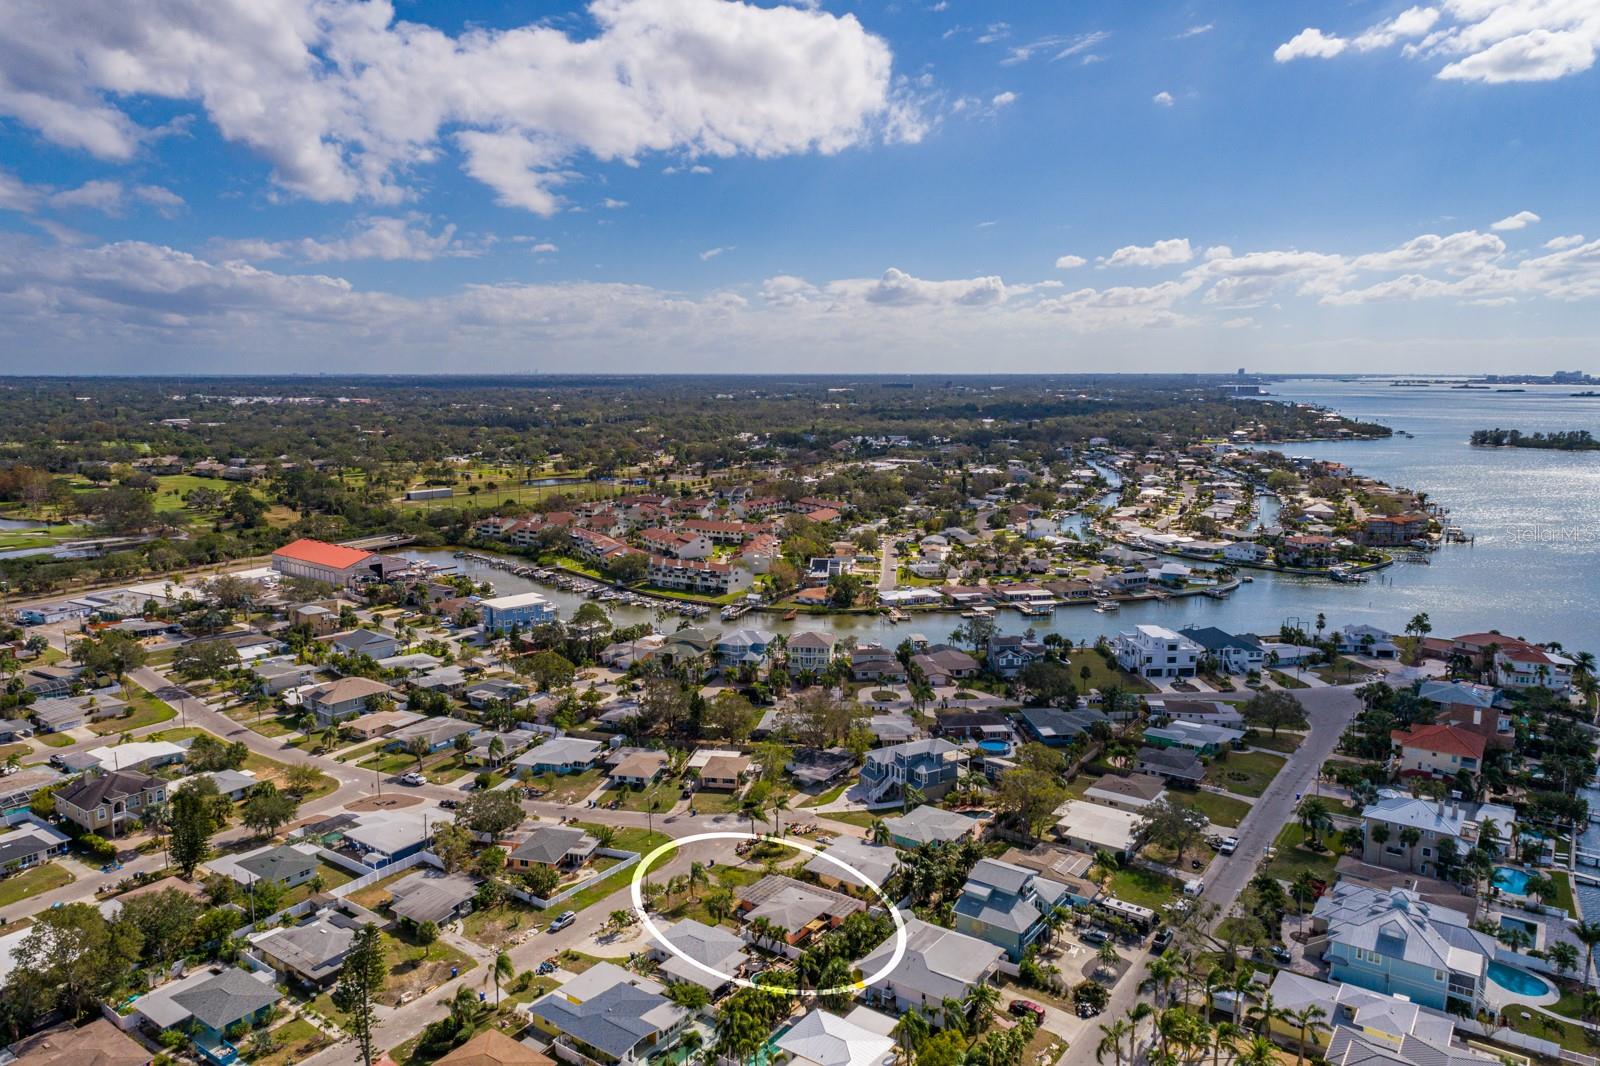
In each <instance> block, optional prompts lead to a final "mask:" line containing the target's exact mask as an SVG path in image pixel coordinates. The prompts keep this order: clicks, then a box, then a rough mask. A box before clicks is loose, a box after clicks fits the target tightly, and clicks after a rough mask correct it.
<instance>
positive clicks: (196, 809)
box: [169, 788, 217, 881]
mask: <svg viewBox="0 0 1600 1066" xmlns="http://www.w3.org/2000/svg"><path fill="white" fill-rule="evenodd" d="M216 831H217V823H216V819H215V816H214V814H213V811H212V808H211V806H210V804H208V803H207V802H206V798H205V797H204V796H203V795H201V793H200V790H199V789H195V788H180V789H178V791H177V792H175V793H174V794H173V796H172V832H171V834H170V839H171V842H170V844H169V849H170V851H171V852H172V863H173V865H174V866H176V867H177V868H178V872H179V873H180V874H182V875H183V879H184V880H186V881H187V880H189V879H190V878H192V877H193V876H194V871H195V867H197V866H199V865H200V864H201V863H202V862H204V861H205V859H206V856H207V855H210V854H211V834H213V833H215V832H216Z"/></svg>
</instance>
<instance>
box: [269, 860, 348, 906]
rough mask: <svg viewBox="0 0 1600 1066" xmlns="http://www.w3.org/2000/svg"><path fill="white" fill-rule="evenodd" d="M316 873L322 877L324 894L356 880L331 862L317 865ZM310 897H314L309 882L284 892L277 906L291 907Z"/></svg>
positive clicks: (342, 868)
mask: <svg viewBox="0 0 1600 1066" xmlns="http://www.w3.org/2000/svg"><path fill="white" fill-rule="evenodd" d="M317 873H319V874H321V875H322V891H324V892H331V891H333V890H334V889H336V888H338V887H339V886H340V885H344V884H349V883H350V882H351V881H354V880H355V879H356V875H355V874H353V873H351V872H350V871H349V870H346V869H345V868H344V867H342V866H335V865H333V863H331V862H323V863H319V864H318V867H317ZM312 895H314V892H313V891H312V888H311V882H310V881H307V882H306V883H305V884H303V885H296V886H294V887H293V888H291V889H290V890H289V891H287V892H285V893H284V894H283V902H282V903H280V904H279V905H278V906H279V907H280V908H282V907H292V906H294V905H295V904H296V903H304V902H305V901H306V900H308V899H310V898H311V897H312Z"/></svg>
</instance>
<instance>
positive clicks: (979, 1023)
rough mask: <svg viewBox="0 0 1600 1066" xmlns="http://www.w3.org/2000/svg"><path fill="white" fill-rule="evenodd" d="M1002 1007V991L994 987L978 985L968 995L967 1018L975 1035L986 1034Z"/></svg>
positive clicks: (983, 984)
mask: <svg viewBox="0 0 1600 1066" xmlns="http://www.w3.org/2000/svg"><path fill="white" fill-rule="evenodd" d="M999 1006H1000V990H999V989H998V988H996V987H994V985H991V984H985V983H982V982H980V983H978V984H976V985H973V986H972V991H970V992H968V993H967V1017H968V1018H970V1019H971V1022H972V1031H973V1032H974V1033H982V1032H986V1031H987V1030H988V1028H989V1025H990V1023H992V1022H993V1021H994V1016H995V1012H996V1010H997V1009H998V1007H999Z"/></svg>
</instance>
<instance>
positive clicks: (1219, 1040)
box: [1211, 1022, 1244, 1066]
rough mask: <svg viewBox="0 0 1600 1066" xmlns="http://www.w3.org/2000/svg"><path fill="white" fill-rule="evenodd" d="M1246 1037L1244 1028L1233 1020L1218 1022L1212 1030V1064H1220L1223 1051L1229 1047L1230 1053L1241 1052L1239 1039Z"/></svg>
mask: <svg viewBox="0 0 1600 1066" xmlns="http://www.w3.org/2000/svg"><path fill="white" fill-rule="evenodd" d="M1243 1037H1244V1030H1243V1029H1241V1028H1239V1027H1238V1026H1237V1025H1234V1024H1233V1023H1232V1022H1218V1023H1217V1024H1216V1026H1215V1027H1214V1028H1213V1029H1212V1030H1211V1066H1219V1063H1218V1059H1220V1058H1221V1057H1222V1051H1223V1049H1224V1048H1226V1049H1227V1051H1228V1054H1230V1055H1237V1054H1238V1053H1239V1041H1240V1040H1241V1039H1243Z"/></svg>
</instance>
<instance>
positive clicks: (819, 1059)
mask: <svg viewBox="0 0 1600 1066" xmlns="http://www.w3.org/2000/svg"><path fill="white" fill-rule="evenodd" d="M894 1025H895V1020H894V1019H893V1018H889V1017H885V1016H884V1015H882V1014H879V1013H878V1012H877V1011H874V1010H869V1009H868V1008H866V1007H857V1008H856V1009H855V1010H853V1011H851V1012H850V1016H849V1017H847V1018H841V1017H839V1016H838V1015H836V1014H830V1013H828V1012H827V1011H825V1010H823V1009H822V1008H821V1007H813V1008H812V1009H811V1011H810V1012H809V1013H808V1014H806V1015H805V1017H803V1018H801V1019H800V1020H799V1021H798V1022H795V1023H794V1024H793V1025H791V1026H790V1027H789V1028H787V1029H785V1030H783V1031H782V1032H781V1033H780V1034H779V1035H778V1037H777V1038H776V1039H775V1040H774V1041H773V1044H772V1048H773V1051H774V1052H775V1054H774V1055H773V1057H772V1058H771V1059H769V1060H768V1064H769V1066H883V1064H885V1063H890V1062H893V1061H895V1055H894V1049H895V1040H894V1036H893V1035H892V1033H893V1031H894Z"/></svg>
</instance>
